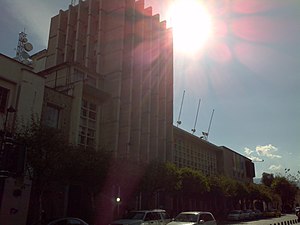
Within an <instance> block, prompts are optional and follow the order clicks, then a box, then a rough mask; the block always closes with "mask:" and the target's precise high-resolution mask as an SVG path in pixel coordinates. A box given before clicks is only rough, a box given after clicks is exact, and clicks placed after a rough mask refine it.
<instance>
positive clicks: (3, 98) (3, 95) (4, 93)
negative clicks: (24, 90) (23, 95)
mask: <svg viewBox="0 0 300 225" xmlns="http://www.w3.org/2000/svg"><path fill="white" fill-rule="evenodd" d="M8 93H9V90H8V89H6V88H3V87H0V112H1V113H5V109H6V105H7V99H8Z"/></svg>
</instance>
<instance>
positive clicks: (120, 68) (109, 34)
mask: <svg viewBox="0 0 300 225" xmlns="http://www.w3.org/2000/svg"><path fill="white" fill-rule="evenodd" d="M172 49H173V44H172V31H171V30H170V29H167V28H166V22H160V20H159V16H158V15H152V9H151V7H149V8H146V9H145V8H144V1H137V2H135V1H134V0H110V1H104V0H102V1H101V0H88V1H80V2H79V4H78V5H76V6H71V5H70V6H69V9H68V10H66V11H62V10H61V11H60V12H59V14H58V15H57V16H55V17H53V18H52V19H51V27H50V33H49V42H48V49H47V53H46V61H45V69H48V70H50V69H51V68H53V67H55V66H57V65H60V64H63V63H71V64H75V65H76V66H80V67H84V68H86V70H85V71H88V73H87V72H85V75H84V79H85V82H89V83H90V85H92V86H94V87H95V88H96V89H99V90H101V91H104V92H106V93H108V94H109V95H110V98H109V99H108V100H107V101H105V102H104V103H103V104H101V107H99V108H98V110H97V118H98V120H97V123H98V124H97V127H98V128H97V131H96V135H97V138H98V140H99V141H98V142H97V146H95V147H96V148H104V149H105V150H108V151H112V152H114V154H115V156H116V157H117V158H123V159H128V160H133V161H138V162H149V161H151V160H152V159H159V160H162V161H166V160H170V159H172V151H171V149H172V144H171V142H172V122H173V50H172ZM55 76H56V77H55ZM47 79H48V81H50V80H51V79H52V81H53V79H54V80H56V82H48V83H47V84H48V85H50V86H51V87H53V88H55V86H57V85H58V84H59V83H60V82H63V83H64V85H65V84H66V83H68V82H69V83H70V82H71V80H72V79H68V78H67V77H65V78H62V79H61V80H59V79H58V78H57V74H56V75H55V74H54V73H52V75H50V74H49V76H47ZM83 88H84V87H83ZM79 102H80V101H79ZM79 126H80V123H79ZM78 130H79V131H82V129H81V128H80V129H78ZM78 135H79V134H78ZM78 139H79V138H78ZM74 142H75V143H76V142H77V143H78V140H76V139H74Z"/></svg>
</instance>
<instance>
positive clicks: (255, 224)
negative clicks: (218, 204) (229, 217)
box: [218, 214, 300, 225]
mask: <svg viewBox="0 0 300 225" xmlns="http://www.w3.org/2000/svg"><path fill="white" fill-rule="evenodd" d="M232 224H234V225H245V224H251V225H293V224H300V223H298V222H297V216H296V215H293V214H287V215H283V216H281V217H280V218H272V219H261V220H253V221H243V222H220V223H218V225H232Z"/></svg>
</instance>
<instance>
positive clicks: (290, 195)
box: [271, 176, 297, 211]
mask: <svg viewBox="0 0 300 225" xmlns="http://www.w3.org/2000/svg"><path fill="white" fill-rule="evenodd" d="M271 187H272V189H273V190H274V192H275V193H276V194H278V195H279V196H280V198H281V202H282V209H283V210H287V211H289V210H292V208H293V205H294V200H295V196H296V194H297V186H296V184H295V183H293V182H290V181H289V180H288V179H287V178H286V177H282V176H276V177H275V178H274V180H273V182H272V186H271Z"/></svg>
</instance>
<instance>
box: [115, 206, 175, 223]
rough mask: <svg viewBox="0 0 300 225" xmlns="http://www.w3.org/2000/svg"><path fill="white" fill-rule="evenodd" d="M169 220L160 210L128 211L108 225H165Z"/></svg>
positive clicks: (163, 211) (164, 212)
mask: <svg viewBox="0 0 300 225" xmlns="http://www.w3.org/2000/svg"><path fill="white" fill-rule="evenodd" d="M170 221H171V219H170V217H169V216H168V214H167V213H166V211H165V210H162V209H154V210H136V211H130V212H129V213H128V214H127V215H125V216H124V218H122V219H119V220H116V221H113V222H112V223H111V224H110V225H131V224H132V225H142V224H143V225H145V224H151V225H166V224H167V223H168V222H170Z"/></svg>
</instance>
